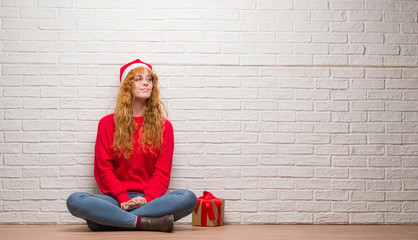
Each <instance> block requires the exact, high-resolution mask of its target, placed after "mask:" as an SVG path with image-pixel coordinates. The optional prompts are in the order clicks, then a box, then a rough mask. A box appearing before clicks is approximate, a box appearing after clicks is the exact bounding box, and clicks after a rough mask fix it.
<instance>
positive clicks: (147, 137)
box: [113, 67, 167, 159]
mask: <svg viewBox="0 0 418 240" xmlns="http://www.w3.org/2000/svg"><path fill="white" fill-rule="evenodd" d="M146 70H147V71H149V70H148V69H146ZM146 70H145V68H144V67H139V68H135V69H132V70H131V71H130V72H129V73H128V75H127V76H126V78H125V79H124V80H123V82H122V84H121V86H120V90H119V94H118V98H117V102H116V108H115V116H114V118H113V121H114V123H115V134H114V141H113V142H114V143H113V148H114V149H115V151H116V152H117V154H118V155H119V156H122V155H123V157H124V158H126V159H129V158H130V157H131V156H132V153H133V150H134V146H135V142H134V138H133V135H134V133H136V132H137V131H138V124H137V123H136V122H135V121H134V119H133V109H132V101H133V99H134V95H133V93H132V91H133V85H134V84H135V79H134V78H135V75H136V74H137V73H143V72H144V71H146ZM149 72H150V74H151V76H152V79H153V81H152V91H151V96H150V97H149V98H148V99H147V100H146V106H145V113H144V120H143V122H142V127H141V129H139V140H138V143H139V146H140V149H142V150H143V151H146V150H147V149H148V150H150V151H151V152H152V153H153V154H154V155H155V154H156V153H155V152H154V150H153V148H155V149H156V150H160V149H161V145H162V143H163V136H162V135H163V126H164V124H165V121H166V117H164V115H165V116H167V110H166V108H165V105H164V103H163V102H162V101H161V100H160V90H159V89H158V76H157V75H156V74H155V73H154V72H153V71H149ZM161 106H163V109H164V115H163V111H162V108H161Z"/></svg>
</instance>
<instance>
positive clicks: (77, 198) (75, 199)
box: [67, 192, 90, 212]
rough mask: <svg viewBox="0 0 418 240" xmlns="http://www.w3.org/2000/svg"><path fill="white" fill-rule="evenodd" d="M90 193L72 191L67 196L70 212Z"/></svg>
mask: <svg viewBox="0 0 418 240" xmlns="http://www.w3.org/2000/svg"><path fill="white" fill-rule="evenodd" d="M89 195H90V193H87V192H75V193H72V194H71V195H70V196H69V197H68V198H67V208H68V210H69V211H70V212H72V211H74V210H76V209H77V208H78V207H79V206H80V204H81V203H80V202H81V201H82V200H83V199H84V198H86V197H88V196H89Z"/></svg>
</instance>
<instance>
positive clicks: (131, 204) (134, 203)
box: [120, 196, 147, 211]
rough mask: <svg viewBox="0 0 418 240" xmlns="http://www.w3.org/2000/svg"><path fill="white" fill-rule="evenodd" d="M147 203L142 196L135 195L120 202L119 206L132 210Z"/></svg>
mask: <svg viewBox="0 0 418 240" xmlns="http://www.w3.org/2000/svg"><path fill="white" fill-rule="evenodd" d="M146 203H147V200H146V199H145V198H144V197H140V196H138V197H135V198H132V199H131V200H129V201H127V202H124V203H121V204H120V208H122V209H123V210H126V211H127V210H132V209H135V208H139V207H142V206H144V205H145V204H146Z"/></svg>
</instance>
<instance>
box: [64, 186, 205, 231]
mask: <svg viewBox="0 0 418 240" xmlns="http://www.w3.org/2000/svg"><path fill="white" fill-rule="evenodd" d="M128 196H129V197H130V198H131V199H132V198H134V197H137V196H141V197H143V196H144V194H143V193H136V192H128ZM196 203H197V199H196V195H195V194H194V193H193V192H191V191H189V190H175V191H173V192H171V193H169V194H165V195H163V196H161V197H159V198H156V199H154V200H152V201H150V202H149V203H147V204H145V205H143V206H142V207H139V208H136V209H132V210H128V211H125V210H123V209H121V208H120V205H119V203H118V201H117V200H116V199H114V198H113V197H111V196H108V195H98V194H91V193H87V192H76V193H73V194H71V195H70V196H69V197H68V199H67V208H68V211H70V213H71V214H72V215H74V216H76V217H79V218H83V219H85V220H90V221H93V222H96V223H99V224H102V225H106V226H114V227H123V228H134V227H135V221H136V219H137V216H143V217H162V216H165V215H174V221H177V220H179V219H180V218H183V217H185V216H187V215H189V214H190V213H192V212H193V210H194V208H195V206H196Z"/></svg>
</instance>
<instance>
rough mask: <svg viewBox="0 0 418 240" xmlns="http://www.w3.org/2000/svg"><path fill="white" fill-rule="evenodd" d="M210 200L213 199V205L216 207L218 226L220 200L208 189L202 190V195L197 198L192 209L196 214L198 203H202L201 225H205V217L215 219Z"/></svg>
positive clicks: (219, 223) (219, 221) (219, 222)
mask: <svg viewBox="0 0 418 240" xmlns="http://www.w3.org/2000/svg"><path fill="white" fill-rule="evenodd" d="M212 200H214V201H215V206H216V207H217V208H218V226H219V225H221V211H222V209H221V206H222V202H221V200H220V199H219V198H216V197H215V196H213V195H212V193H210V192H208V191H204V192H203V196H201V197H199V198H198V199H197V205H196V208H195V209H194V211H195V213H196V214H197V210H198V209H199V205H200V204H202V211H201V225H202V226H207V217H206V216H209V220H216V215H215V210H214V208H213V206H212Z"/></svg>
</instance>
